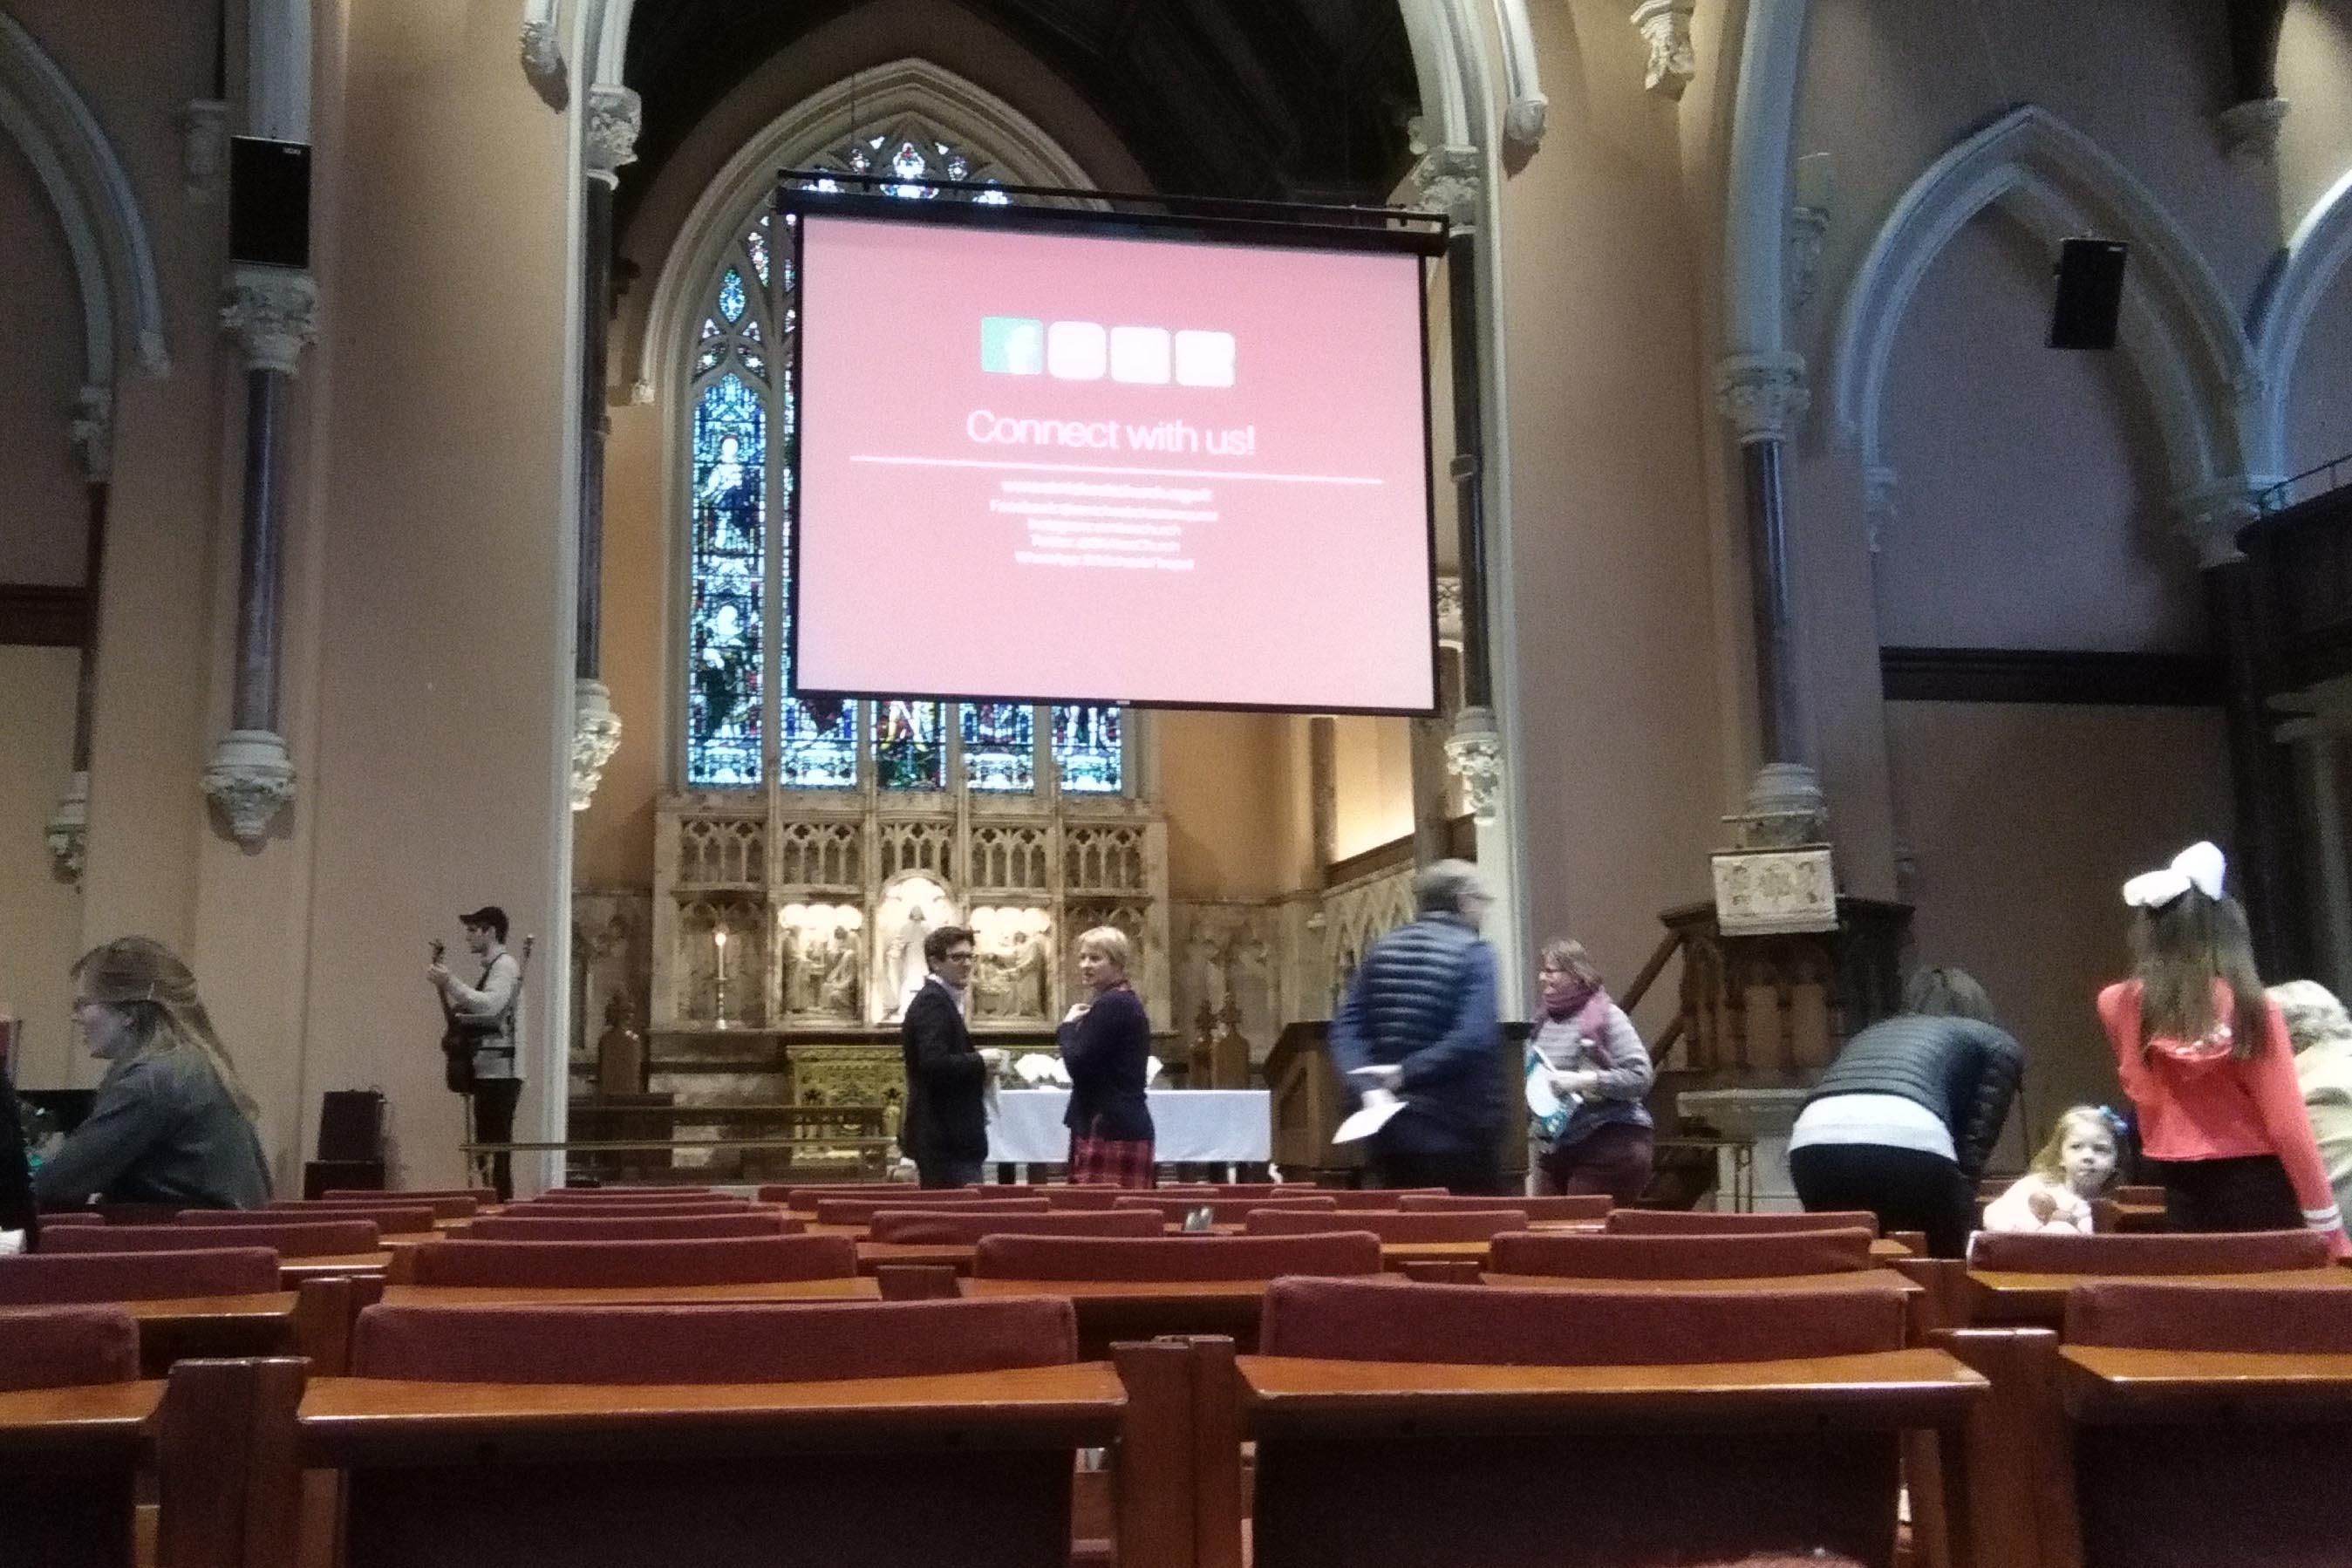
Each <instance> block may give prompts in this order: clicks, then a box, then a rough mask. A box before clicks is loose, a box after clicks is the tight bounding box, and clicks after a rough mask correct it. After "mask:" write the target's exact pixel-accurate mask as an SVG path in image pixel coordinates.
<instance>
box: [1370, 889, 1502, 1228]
mask: <svg viewBox="0 0 2352 1568" xmlns="http://www.w3.org/2000/svg"><path fill="white" fill-rule="evenodd" d="M1412 890H1413V905H1414V907H1415V908H1416V909H1417V910H1419V911H1420V916H1419V918H1418V919H1416V920H1415V921H1413V922H1412V924H1411V925H1408V926H1403V927H1401V928H1399V929H1398V930H1396V931H1391V932H1389V934H1388V935H1386V936H1384V937H1382V938H1381V939H1380V941H1378V942H1374V943H1373V944H1372V947H1371V951H1370V952H1367V953H1366V954H1364V960H1363V963H1362V964H1361V965H1360V966H1359V967H1358V969H1357V970H1356V976H1355V979H1354V981H1353V983H1352V984H1349V987H1348V995H1347V999H1346V1000H1345V1001H1344V1002H1342V1003H1341V1004H1340V1005H1339V1014H1338V1016H1335V1017H1334V1018H1333V1019H1332V1020H1331V1059H1332V1061H1333V1063H1334V1064H1335V1065H1336V1066H1337V1067H1338V1068H1339V1070H1340V1072H1341V1073H1343V1074H1345V1075H1347V1077H1346V1081H1347V1082H1348V1084H1349V1087H1350V1088H1351V1089H1367V1088H1378V1089H1386V1090H1388V1091H1389V1092H1391V1093H1393V1094H1395V1095H1396V1096H1397V1097H1398V1098H1399V1099H1401V1100H1403V1101H1404V1109H1403V1110H1400V1111H1398V1112H1397V1113H1396V1115H1395V1116H1394V1117H1393V1118H1391V1120H1390V1121H1389V1123H1388V1125H1386V1126H1385V1127H1383V1128H1381V1130H1380V1131H1378V1132H1376V1133H1374V1134H1373V1135H1372V1143H1371V1149H1370V1158H1371V1173H1372V1179H1373V1181H1374V1182H1375V1183H1376V1184H1378V1185H1380V1186H1383V1187H1422V1186H1432V1187H1444V1188H1445V1189H1446V1190H1447V1191H1449V1192H1455V1193H1474V1194H1491V1193H1494V1192H1496V1191H1498V1190H1500V1188H1501V1186H1502V1179H1503V1173H1502V1134H1503V1070H1502V1066H1501V1063H1500V1061H1499V1059H1498V1058H1497V1056H1496V1051H1497V1048H1498V1046H1499V1043H1500V1040H1501V1037H1502V1026H1501V1023H1500V1021H1499V1020H1498V1019H1497V1017H1496V1011H1495V1009H1496V980H1495V950H1494V949H1493V948H1491V947H1489V946H1487V945H1486V942H1483V941H1481V940H1479V936H1478V925H1479V921H1481V920H1482V919H1484V918H1485V915H1486V909H1487V906H1488V905H1489V904H1491V903H1492V902H1493V901H1494V900H1493V899H1492V898H1491V897H1490V896H1489V895H1488V894H1487V892H1486V884H1485V883H1483V882H1481V881H1480V880H1479V879H1478V868H1476V867H1475V866H1472V865H1470V864H1469V863H1468V862H1466V861H1462V860H1440V861H1438V862H1437V863H1436V864H1434V865H1433V866H1429V867H1427V868H1423V870H1422V872H1421V873H1420V874H1419V875H1418V876H1416V877H1415V878H1414V879H1413V885H1412Z"/></svg>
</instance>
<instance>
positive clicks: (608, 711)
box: [572, 679, 621, 811]
mask: <svg viewBox="0 0 2352 1568" xmlns="http://www.w3.org/2000/svg"><path fill="white" fill-rule="evenodd" d="M620 746H621V716H620V715H619V714H618V713H615V712H614V711H613V694H612V692H611V691H609V690H607V689H605V686H604V682H603V681H601V680H587V679H581V680H576V681H574V682H573V683H572V810H574V811H585V810H587V809H588V803H589V802H590V801H592V800H593V799H595V798H596V786H597V785H598V784H601V783H603V782H604V764H605V763H609V762H611V761H612V760H613V753H614V752H616V751H618V750H620Z"/></svg>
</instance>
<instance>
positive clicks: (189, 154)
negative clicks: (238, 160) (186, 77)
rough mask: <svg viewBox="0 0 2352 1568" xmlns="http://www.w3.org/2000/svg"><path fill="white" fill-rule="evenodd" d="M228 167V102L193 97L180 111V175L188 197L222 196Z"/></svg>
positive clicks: (196, 200)
mask: <svg viewBox="0 0 2352 1568" xmlns="http://www.w3.org/2000/svg"><path fill="white" fill-rule="evenodd" d="M227 169H228V105H227V104H226V102H224V101H222V100H219V99H217V98H199V99H194V100H191V101H190V102H189V103H188V105H187V106H186V107H185V108H184V109H182V110H180V178H181V181H182V183H183V184H185V186H186V187H187V192H188V199H189V200H190V201H194V202H208V201H211V200H212V199H213V198H214V197H215V196H217V195H220V188H221V176H222V175H223V174H226V172H227Z"/></svg>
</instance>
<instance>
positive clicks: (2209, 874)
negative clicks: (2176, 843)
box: [2124, 838, 2228, 910]
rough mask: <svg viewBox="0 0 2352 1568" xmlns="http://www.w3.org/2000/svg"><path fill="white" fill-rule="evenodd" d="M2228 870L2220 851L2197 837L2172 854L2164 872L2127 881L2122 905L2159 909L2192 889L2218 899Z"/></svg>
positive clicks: (2156, 872)
mask: <svg viewBox="0 0 2352 1568" xmlns="http://www.w3.org/2000/svg"><path fill="white" fill-rule="evenodd" d="M2227 869H2228V863H2227V862H2225V861H2224V860H2223V859H2222V858H2221V851H2220V850H2219V849H2217V848H2215V847H2213V846H2212V845H2210V844H2208V843H2207V842H2205V841H2204V840H2203V839H2201V838H2200V839H2199V840H2198V841H2197V842H2196V843H2194V844H2191V845H2190V846H2189V847H2188V848H2186V849H2183V850H2182V851H2181V852H2180V853H2179V854H2178V855H2175V856H2174V857H2173V858H2172V864H2171V865H2169V866H2167V867H2166V868H2164V869H2163V870H2161V871H2143V872H2141V873H2140V874H2139V875H2138V876H2137V877H2134V878H2133V879H2131V880H2130V881H2128V882H2126V883H2125V884H2124V902H2125V903H2126V904H2129V905H2130V906H2131V907H2132V908H2133V909H2136V910H2160V909H2162V908H2163V907H2164V906H2165V905H2167V904H2168V903H2170V902H2172V900H2175V899H2177V898H2179V896H2180V895H2181V894H2183V893H2185V892H2187V891H2188V890H2189V889H2191V888H2194V889H2197V890H2198V891H2199V892H2200V893H2202V894H2204V895H2205V896H2206V897H2207V898H2209V899H2218V898H2220V897H2221V878H2222V874H2223V872H2224V871H2226V870H2227Z"/></svg>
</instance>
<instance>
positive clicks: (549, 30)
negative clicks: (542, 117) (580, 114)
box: [522, 17, 572, 113]
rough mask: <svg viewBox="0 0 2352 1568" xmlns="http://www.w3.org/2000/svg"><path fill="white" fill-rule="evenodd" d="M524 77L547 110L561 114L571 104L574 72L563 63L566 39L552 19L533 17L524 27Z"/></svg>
mask: <svg viewBox="0 0 2352 1568" xmlns="http://www.w3.org/2000/svg"><path fill="white" fill-rule="evenodd" d="M522 74H523V79H524V80H526V81H528V82H530V89H531V91H533V92H535V93H537V94H539V100H540V101H541V103H544V104H545V105H547V107H548V108H550V109H552V110H556V111H557V112H558V113H562V111H563V110H564V109H565V108H566V107H568V106H569V105H570V104H571V102H572V70H571V68H570V67H568V66H566V65H565V64H564V63H563V40H562V37H561V36H560V35H559V34H558V33H557V32H556V30H555V23H554V22H553V21H552V20H551V19H544V18H540V17H531V18H529V19H527V20H526V21H525V22H524V23H523V25H522Z"/></svg>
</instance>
